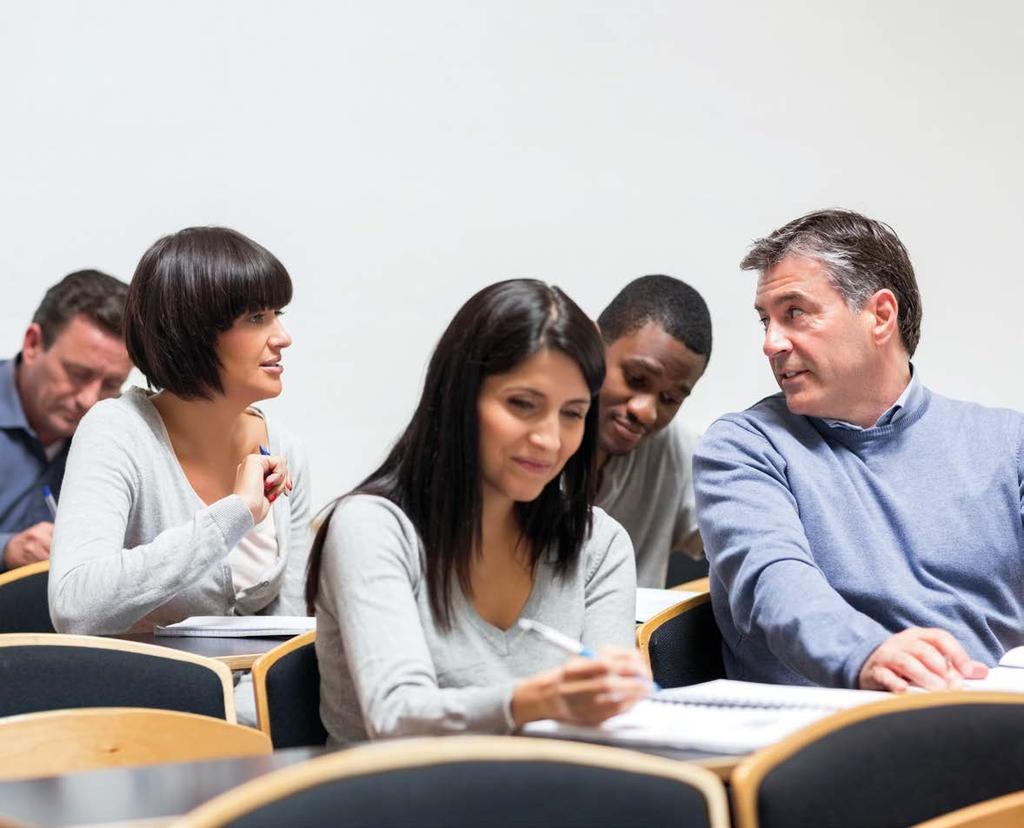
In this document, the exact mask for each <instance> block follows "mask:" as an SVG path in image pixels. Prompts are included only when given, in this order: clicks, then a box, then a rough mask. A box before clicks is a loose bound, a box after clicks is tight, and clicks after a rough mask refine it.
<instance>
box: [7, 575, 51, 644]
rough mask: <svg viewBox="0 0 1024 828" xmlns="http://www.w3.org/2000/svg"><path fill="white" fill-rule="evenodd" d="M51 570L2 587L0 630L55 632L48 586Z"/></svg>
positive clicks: (8, 631)
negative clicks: (47, 592) (47, 594)
mask: <svg viewBox="0 0 1024 828" xmlns="http://www.w3.org/2000/svg"><path fill="white" fill-rule="evenodd" d="M49 580H50V573H49V571H45V572H37V573H35V574H34V575H27V576H25V577H24V578H18V579H17V580H15V581H10V582H9V583H6V584H3V585H2V586H0V633H21V632H24V633H52V632H54V629H53V622H52V621H50V604H49V601H48V599H47V596H46V586H47V584H48V583H49Z"/></svg>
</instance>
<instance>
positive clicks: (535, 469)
mask: <svg viewBox="0 0 1024 828" xmlns="http://www.w3.org/2000/svg"><path fill="white" fill-rule="evenodd" d="M513 460H515V461H516V463H518V464H519V465H520V466H521V467H522V468H524V469H526V471H528V472H530V474H546V473H547V472H548V470H550V468H551V465H552V464H551V463H539V462H537V461H536V460H527V459H526V458H525V457H514V458H513Z"/></svg>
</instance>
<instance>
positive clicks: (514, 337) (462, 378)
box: [306, 279, 604, 628]
mask: <svg viewBox="0 0 1024 828" xmlns="http://www.w3.org/2000/svg"><path fill="white" fill-rule="evenodd" d="M545 348H553V349H555V350H557V351H560V352H561V353H563V354H565V355H566V356H567V357H569V358H570V359H571V360H573V362H575V363H576V364H577V365H578V366H579V368H580V371H581V373H582V374H583V378H584V380H585V382H586V384H587V387H588V388H589V389H590V395H591V404H590V409H589V411H588V412H587V416H586V419H585V420H584V433H583V440H582V442H581V444H580V447H579V450H578V451H577V452H576V453H575V454H574V455H573V456H572V457H570V458H569V460H568V462H566V464H565V467H564V469H563V470H562V473H561V474H560V475H559V476H558V477H557V478H555V479H554V480H552V481H551V482H550V483H548V485H547V486H545V487H544V489H543V491H542V492H541V493H540V496H539V497H537V498H536V499H535V500H532V501H529V502H525V503H517V504H516V509H517V512H518V517H519V522H520V525H521V527H522V531H523V537H524V539H525V540H527V541H528V542H529V543H530V546H531V549H532V554H533V561H532V563H533V564H534V565H536V563H537V561H538V560H539V559H540V558H541V556H542V555H545V554H549V553H550V552H554V553H555V554H556V555H557V563H556V568H557V569H558V571H559V572H562V573H564V572H565V571H566V570H567V569H568V568H569V567H570V566H571V565H572V564H573V563H575V561H576V559H577V558H578V557H579V553H580V549H581V548H582V546H583V541H584V539H585V538H586V535H587V533H588V532H589V531H590V526H591V504H592V503H593V500H594V494H595V489H596V474H595V470H594V463H595V457H596V453H597V423H598V411H597V393H598V391H600V390H601V383H602V382H603V381H604V345H603V343H602V342H601V337H600V335H599V334H598V332H597V327H596V326H595V325H594V323H593V322H592V321H591V320H590V319H589V318H588V317H587V316H586V314H584V313H583V311H581V310H580V309H579V307H578V306H577V305H576V303H575V302H573V301H572V299H570V298H569V297H568V296H566V295H565V293H563V292H562V291H561V290H559V289H558V288H557V287H552V286H550V285H547V284H545V283H544V282H538V281H536V280H533V279H512V280H509V281H505V282H498V283H497V284H494V285H491V286H490V287H486V288H484V289H483V290H481V291H480V292H479V293H477V294H476V295H475V296H473V297H472V298H471V299H470V300H469V301H468V302H466V304H465V305H463V306H462V308H460V309H459V312H458V313H456V314H455V318H454V319H453V320H452V321H451V323H450V324H449V325H448V328H447V329H446V330H445V332H444V334H442V336H441V339H440V341H439V342H438V343H437V347H436V348H435V349H434V354H433V356H432V357H431V358H430V364H429V366H428V367H427V376H426V380H425V381H424V385H423V395H422V396H421V397H420V401H419V404H418V405H417V407H416V411H415V413H414V414H413V417H412V421H411V422H410V423H409V425H408V426H407V427H406V429H405V432H404V433H403V434H402V436H401V437H399V439H398V442H397V443H396V444H395V446H394V448H392V449H391V453H390V454H389V455H388V457H387V459H386V460H385V461H384V463H383V464H382V465H381V466H380V468H378V469H377V470H376V471H375V472H373V473H372V474H371V475H370V476H369V477H367V478H366V479H365V480H364V481H363V482H362V483H360V484H359V486H357V487H356V488H355V489H354V490H353V492H351V494H372V495H378V496H380V497H385V498H387V499H388V500H390V501H392V502H393V503H395V504H396V505H397V506H398V507H399V508H401V509H402V511H404V512H405V514H406V515H408V517H409V520H411V521H412V524H413V526H415V527H416V531H417V532H418V533H419V537H420V540H421V541H422V543H423V547H424V550H425V553H426V565H427V586H428V588H429V594H430V607H431V611H432V612H433V614H434V617H435V619H437V621H438V623H439V624H440V625H441V626H442V628H450V626H451V606H452V602H451V595H452V586H453V576H454V577H455V578H457V579H458V582H459V584H460V586H461V587H462V589H463V592H465V593H466V594H467V595H468V594H469V592H470V578H469V575H470V563H471V561H472V556H473V550H474V548H475V547H476V546H477V544H478V543H479V541H480V536H481V509H482V500H483V496H482V493H481V485H480V458H479V455H480V429H479V423H478V419H477V399H478V397H479V396H480V388H481V386H482V385H483V382H484V379H485V378H486V377H488V376H491V375H492V374H502V373H506V372H508V371H511V370H513V369H514V368H515V367H516V366H517V365H519V364H520V363H522V362H523V361H524V360H526V359H528V358H529V357H531V356H532V355H533V354H535V353H537V352H538V351H541V350H543V349H545ZM336 506H337V500H336V501H334V502H333V503H332V504H330V505H329V506H328V507H327V508H328V509H329V511H328V513H327V516H326V519H325V520H324V522H323V524H322V525H321V526H320V529H319V531H318V532H317V535H316V539H315V540H314V542H313V550H312V552H311V554H310V559H309V574H308V577H307V581H306V601H307V604H308V606H309V611H310V612H311V613H312V612H313V609H314V604H315V602H316V595H317V590H318V588H319V580H320V562H321V559H322V557H323V549H324V541H325V539H326V537H327V531H328V528H329V526H330V521H331V517H332V515H333V514H334V510H335V508H336Z"/></svg>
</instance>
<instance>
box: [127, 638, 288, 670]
mask: <svg viewBox="0 0 1024 828" xmlns="http://www.w3.org/2000/svg"><path fill="white" fill-rule="evenodd" d="M110 637H111V638H123V639H124V640H125V641H138V642H140V643H142V644H156V645H157V646H159V647H170V648H171V649H172V650H182V651H184V652H186V653H192V654H193V655H201V656H206V657H207V658H215V659H217V661H223V662H224V663H225V664H226V665H227V666H228V667H230V668H231V669H232V670H250V669H252V663H253V662H254V661H255V660H256V659H257V658H259V657H260V656H261V655H263V654H264V653H265V652H267V651H269V650H272V649H274V647H276V646H278V645H279V644H283V643H284V642H285V641H287V640H288V639H289V638H290V636H277V637H275V638H228V637H213V636H210V637H209V638H200V637H192V636H171V635H159V636H158V635H153V633H132V634H127V633H125V634H123V635H112V636H110Z"/></svg>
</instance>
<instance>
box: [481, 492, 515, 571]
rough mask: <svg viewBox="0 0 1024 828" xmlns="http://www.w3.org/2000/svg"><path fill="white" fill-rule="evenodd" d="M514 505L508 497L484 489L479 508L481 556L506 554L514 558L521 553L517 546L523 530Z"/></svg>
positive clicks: (488, 556) (489, 556)
mask: <svg viewBox="0 0 1024 828" xmlns="http://www.w3.org/2000/svg"><path fill="white" fill-rule="evenodd" d="M515 505H516V504H515V502H514V501H513V500H511V499H510V498H507V497H504V496H503V495H499V494H497V493H496V492H489V491H487V490H486V489H485V491H484V493H483V505H482V508H481V510H480V543H481V548H480V549H479V554H480V555H481V556H482V557H484V558H492V557H494V556H505V555H507V556H510V557H513V558H514V557H517V556H518V555H517V553H521V551H522V550H520V549H519V546H520V541H521V539H522V534H523V531H522V527H521V526H520V525H519V517H518V515H517V514H516V508H515Z"/></svg>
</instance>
